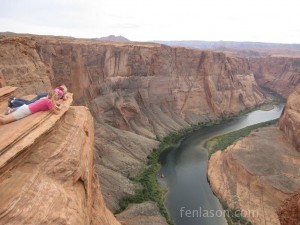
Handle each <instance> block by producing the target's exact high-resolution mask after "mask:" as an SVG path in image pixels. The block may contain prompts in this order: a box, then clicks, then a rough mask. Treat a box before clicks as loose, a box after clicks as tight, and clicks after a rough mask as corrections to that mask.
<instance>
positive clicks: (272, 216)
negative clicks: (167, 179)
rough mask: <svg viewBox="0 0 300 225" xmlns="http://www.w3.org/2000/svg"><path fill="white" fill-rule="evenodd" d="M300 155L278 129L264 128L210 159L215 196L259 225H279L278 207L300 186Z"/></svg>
mask: <svg viewBox="0 0 300 225" xmlns="http://www.w3.org/2000/svg"><path fill="white" fill-rule="evenodd" d="M299 159H300V153H299V152H297V151H296V150H295V148H294V147H293V146H292V145H291V144H290V143H289V141H288V140H287V138H286V137H285V135H284V133H283V132H281V131H280V130H279V129H278V128H277V127H274V126H273V127H266V128H261V129H259V130H258V131H254V132H252V133H251V134H250V135H249V136H247V137H245V138H243V139H241V140H239V141H237V142H236V143H234V144H233V145H231V146H229V147H228V148H227V149H226V150H225V151H224V152H221V151H218V152H217V153H215V154H213V155H212V157H211V159H210V160H209V168H208V177H209V181H210V184H211V187H212V190H213V191H214V193H215V194H216V195H217V196H218V197H219V198H220V199H222V200H223V201H225V202H226V203H227V204H228V206H229V207H230V208H233V209H235V208H236V209H240V210H242V211H243V212H244V214H245V215H246V217H247V218H248V219H249V220H250V221H251V222H252V223H253V224H256V225H262V224H263V225H275V224H277V225H279V224H280V223H279V219H278V216H277V214H276V210H277V207H278V206H279V205H280V204H281V202H282V201H283V200H285V199H286V198H287V197H289V196H290V195H291V194H292V193H293V192H295V191H296V190H298V189H299V187H300V177H299V176H298V175H299V173H300V171H299V168H300V160H299Z"/></svg>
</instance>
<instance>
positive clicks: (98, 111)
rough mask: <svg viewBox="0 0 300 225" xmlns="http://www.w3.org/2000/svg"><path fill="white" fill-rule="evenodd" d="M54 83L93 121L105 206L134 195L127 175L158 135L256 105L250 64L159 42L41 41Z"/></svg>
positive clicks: (139, 165) (135, 170)
mask: <svg viewBox="0 0 300 225" xmlns="http://www.w3.org/2000/svg"><path fill="white" fill-rule="evenodd" d="M36 45H37V50H38V52H39V55H40V57H41V59H42V61H43V62H44V63H45V64H46V65H48V66H49V68H50V70H51V74H53V78H52V79H51V82H52V83H53V84H54V85H59V84H61V83H64V84H66V85H67V86H68V87H69V88H70V90H71V91H73V92H74V98H75V102H76V104H85V105H87V106H88V107H89V108H90V109H91V111H92V113H93V115H94V118H95V119H96V121H97V122H96V141H95V142H96V145H95V148H96V150H97V158H96V164H97V165H96V168H97V171H98V172H99V175H100V178H101V179H100V180H101V183H102V186H103V190H104V196H105V198H106V199H107V202H108V204H109V207H110V208H111V209H116V208H117V207H118V201H119V199H120V198H122V197H123V196H126V195H132V194H134V189H135V188H134V183H133V182H132V181H130V179H128V178H130V177H132V176H134V175H136V174H137V173H138V172H139V171H140V169H141V168H142V167H143V166H144V165H145V162H146V160H147V155H149V153H150V152H151V150H152V149H153V148H154V147H156V146H157V144H158V142H157V138H162V137H163V136H166V135H167V134H168V133H169V132H171V131H175V130H179V129H182V128H184V127H188V126H190V125H191V124H196V123H199V122H205V121H209V120H214V119H217V118H220V117H222V116H225V115H229V114H233V113H237V112H239V111H241V110H244V109H246V108H250V107H253V106H255V105H258V104H261V103H262V102H263V101H264V95H263V94H262V92H261V90H260V88H259V87H258V86H257V84H256V82H255V80H254V77H253V75H252V73H251V71H250V70H249V65H248V61H247V60H246V59H242V58H238V57H227V56H226V55H225V54H223V53H213V52H209V51H198V50H189V49H185V48H171V47H167V46H162V45H158V44H147V43H144V44H141V43H122V44H111V43H99V42H95V41H94V42H92V41H86V40H60V41H58V40H56V39H47V40H45V39H39V40H37V42H36Z"/></svg>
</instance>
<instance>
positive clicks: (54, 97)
mask: <svg viewBox="0 0 300 225" xmlns="http://www.w3.org/2000/svg"><path fill="white" fill-rule="evenodd" d="M48 98H49V99H50V100H51V101H53V102H54V101H56V100H57V98H58V94H57V92H56V91H54V90H51V91H49V94H48Z"/></svg>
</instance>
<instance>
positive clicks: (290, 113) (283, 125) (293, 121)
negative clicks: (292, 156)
mask: <svg viewBox="0 0 300 225" xmlns="http://www.w3.org/2000/svg"><path fill="white" fill-rule="evenodd" d="M279 127H280V129H281V130H282V131H283V132H284V133H285V134H286V135H287V136H288V138H289V139H290V140H291V142H292V143H293V145H294V146H295V148H296V149H297V150H298V151H300V129H299V127H300V85H299V86H298V87H297V88H296V90H295V91H294V92H293V93H292V94H291V95H290V96H289V98H288V101H287V103H286V105H285V108H284V112H283V114H282V116H281V118H280V121H279Z"/></svg>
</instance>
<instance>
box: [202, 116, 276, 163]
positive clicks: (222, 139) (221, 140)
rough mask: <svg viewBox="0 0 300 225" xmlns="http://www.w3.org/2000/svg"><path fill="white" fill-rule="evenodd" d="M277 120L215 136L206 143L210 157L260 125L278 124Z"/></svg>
mask: <svg viewBox="0 0 300 225" xmlns="http://www.w3.org/2000/svg"><path fill="white" fill-rule="evenodd" d="M277 122H278V119H275V120H270V121H267V122H262V123H258V124H254V125H251V126H248V127H245V128H243V129H240V130H237V131H233V132H230V133H227V134H224V135H220V136H217V137H214V138H212V139H210V140H208V141H207V142H206V143H205V147H206V148H207V149H208V153H209V158H210V157H211V155H212V154H214V153H215V152H216V151H218V150H221V151H224V150H225V149H226V148H227V147H228V146H229V145H232V144H233V143H234V142H235V141H236V140H238V139H239V138H242V137H245V136H247V135H249V134H250V133H251V131H253V130H255V129H257V128H260V127H266V126H270V125H273V124H276V123H277Z"/></svg>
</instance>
